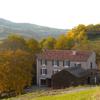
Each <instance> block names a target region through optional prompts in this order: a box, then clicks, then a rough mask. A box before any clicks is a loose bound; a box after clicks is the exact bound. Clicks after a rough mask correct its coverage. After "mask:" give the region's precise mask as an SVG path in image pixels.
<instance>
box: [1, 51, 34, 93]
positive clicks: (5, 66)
mask: <svg viewBox="0 0 100 100" xmlns="http://www.w3.org/2000/svg"><path fill="white" fill-rule="evenodd" d="M32 60H33V59H32V55H31V54H30V53H29V52H26V51H23V50H20V49H17V50H16V51H13V50H7V51H0V92H1V93H2V92H10V91H15V93H16V94H19V93H22V92H23V89H24V88H25V87H26V86H30V84H31V81H32V62H33V61H32Z"/></svg>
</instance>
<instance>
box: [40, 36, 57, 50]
mask: <svg viewBox="0 0 100 100" xmlns="http://www.w3.org/2000/svg"><path fill="white" fill-rule="evenodd" d="M55 43H56V39H55V38H53V37H50V36H49V37H47V38H46V39H43V40H42V41H41V43H40V44H41V46H42V49H54V46H55Z"/></svg>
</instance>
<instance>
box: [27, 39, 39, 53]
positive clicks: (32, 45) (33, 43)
mask: <svg viewBox="0 0 100 100" xmlns="http://www.w3.org/2000/svg"><path fill="white" fill-rule="evenodd" d="M26 43H27V45H28V47H29V49H30V50H31V52H32V53H33V54H36V53H37V52H39V51H40V46H39V43H38V41H37V40H35V39H33V38H32V39H29V40H27V41H26Z"/></svg>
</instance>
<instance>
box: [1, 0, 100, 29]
mask: <svg viewBox="0 0 100 100" xmlns="http://www.w3.org/2000/svg"><path fill="white" fill-rule="evenodd" d="M0 18H5V19H8V20H11V21H14V22H29V23H33V24H38V25H43V26H49V27H55V28H67V29H68V28H72V27H74V26H76V25H78V24H81V23H82V24H86V25H87V24H91V23H93V24H96V23H100V0H0Z"/></svg>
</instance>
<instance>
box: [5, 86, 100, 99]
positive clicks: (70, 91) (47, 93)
mask: <svg viewBox="0 0 100 100" xmlns="http://www.w3.org/2000/svg"><path fill="white" fill-rule="evenodd" d="M3 100H100V87H92V88H91V87H76V88H73V87H71V88H67V89H61V90H48V89H40V90H34V91H33V92H32V93H28V94H24V95H20V96H17V97H13V98H9V99H3Z"/></svg>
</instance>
